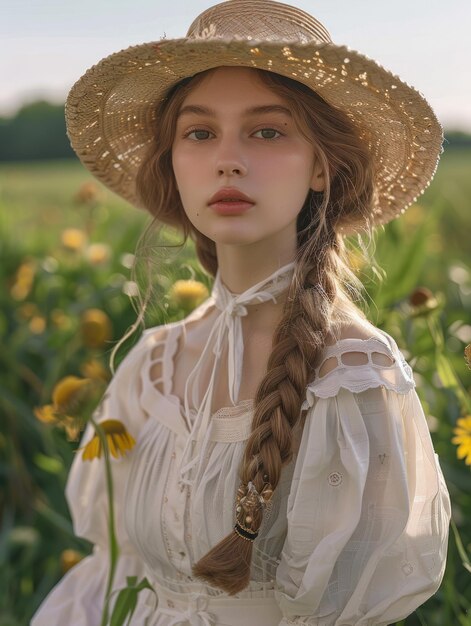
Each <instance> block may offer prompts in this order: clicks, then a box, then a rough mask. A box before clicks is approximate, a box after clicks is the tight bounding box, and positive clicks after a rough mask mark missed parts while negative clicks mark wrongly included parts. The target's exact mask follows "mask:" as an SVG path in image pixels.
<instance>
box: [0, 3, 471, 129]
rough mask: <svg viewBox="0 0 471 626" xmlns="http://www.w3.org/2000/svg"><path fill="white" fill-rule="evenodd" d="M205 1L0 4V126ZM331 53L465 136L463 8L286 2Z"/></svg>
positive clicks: (468, 78)
mask: <svg viewBox="0 0 471 626" xmlns="http://www.w3.org/2000/svg"><path fill="white" fill-rule="evenodd" d="M214 3H215V2H214V1H212V0H171V1H168V0H167V1H165V2H164V1H163V0H14V1H13V0H1V7H2V11H1V15H2V17H1V21H0V80H1V85H2V88H1V89H0V116H2V115H3V116H4V115H11V114H12V113H14V112H15V110H16V109H17V108H18V107H19V106H21V104H22V103H24V102H29V101H32V100H35V99H38V98H45V99H48V100H51V101H52V102H63V101H64V100H65V98H66V95H67V92H68V90H69V89H70V87H71V86H72V85H73V84H74V82H75V81H76V80H77V79H78V78H80V76H81V75H82V74H83V73H84V72H85V71H86V70H87V69H88V68H89V67H91V66H92V65H94V64H95V63H96V62H97V61H99V60H100V59H101V58H103V57H105V56H107V55H108V54H111V53H112V52H116V51H118V50H121V49H124V48H127V47H128V46H130V45H136V44H139V43H144V42H149V41H156V40H158V39H160V38H161V37H164V36H165V37H166V38H167V39H170V38H174V37H183V36H184V35H185V33H186V30H187V28H188V26H189V25H190V23H191V22H192V21H193V19H194V18H195V17H196V16H197V15H198V14H199V13H201V12H202V11H203V10H204V9H206V8H208V7H210V6H212V5H213V4H214ZM289 3H291V4H295V5H296V6H298V7H299V8H301V9H303V10H305V11H307V12H308V13H311V15H313V16H314V17H316V18H317V19H318V20H320V21H321V22H322V23H323V24H324V26H326V28H327V30H328V31H329V32H330V34H331V36H332V39H333V41H334V42H335V43H339V44H343V45H347V46H348V47H349V48H352V49H354V50H358V51H360V52H362V53H363V54H365V55H366V56H368V57H370V58H373V59H375V60H376V61H378V62H379V63H380V64H381V65H383V66H384V67H386V68H388V69H389V70H390V71H392V72H393V73H394V74H397V75H398V76H400V77H401V78H402V79H403V80H404V81H405V82H406V83H408V84H409V85H412V86H413V87H415V88H416V89H418V90H419V91H420V92H421V93H422V94H423V95H424V96H425V97H426V98H427V100H428V101H429V102H430V104H431V105H432V108H433V109H434V111H435V113H436V114H437V116H438V118H439V119H440V121H441V123H442V124H443V126H444V127H445V128H446V129H448V130H451V129H461V130H465V131H467V132H471V105H470V103H471V71H470V66H469V59H470V58H471V37H470V35H469V33H470V31H471V2H469V0H447V1H446V2H445V1H444V0H387V1H385V0H353V1H352V0H290V2H289Z"/></svg>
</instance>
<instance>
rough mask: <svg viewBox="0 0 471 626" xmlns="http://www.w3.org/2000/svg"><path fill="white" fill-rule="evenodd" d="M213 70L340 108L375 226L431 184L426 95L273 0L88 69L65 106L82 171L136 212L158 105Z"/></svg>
mask: <svg viewBox="0 0 471 626" xmlns="http://www.w3.org/2000/svg"><path fill="white" fill-rule="evenodd" d="M218 66H246V67H257V68H261V69H264V70H270V71H273V72H277V73H278V74H282V75H284V76H288V77H290V78H292V79H295V80H297V81H299V82H301V83H304V84H305V85H308V86H309V87H310V88H312V89H313V90H315V91H316V92H317V93H318V94H319V95H320V96H322V98H324V100H326V101H327V102H328V103H330V104H332V105H333V106H334V107H337V108H339V109H342V110H344V111H345V112H346V113H347V115H348V116H349V117H350V118H351V119H352V121H353V122H354V123H355V124H356V125H357V127H358V128H359V129H360V133H361V136H362V137H363V138H364V140H365V141H366V142H367V143H368V145H369V148H370V150H372V151H373V153H374V154H375V156H376V160H377V164H378V173H377V177H376V183H377V194H378V200H377V204H376V206H375V208H374V214H373V215H372V221H373V223H374V224H376V225H378V224H385V223H386V222H389V221H390V220H391V219H394V218H395V217H398V216H399V215H400V214H401V213H403V212H404V211H405V209H406V208H407V207H408V206H409V205H410V204H412V203H413V202H414V200H415V199H416V197H417V196H418V195H420V194H421V193H422V192H423V191H424V189H425V188H426V187H427V186H428V185H429V184H430V181H431V179H432V177H433V175H434V173H435V170H436V167H437V164H438V158H439V155H440V152H441V144H442V140H443V134H442V128H441V126H440V123H439V122H438V120H437V118H436V116H435V114H434V112H433V110H432V109H431V107H430V105H429V104H428V103H427V101H426V100H425V99H424V98H423V96H422V95H421V94H420V93H419V92H418V91H416V90H415V89H414V88H412V87H410V86H408V85H407V84H405V83H404V82H403V81H401V80H400V79H399V78H398V77H397V76H395V75H393V74H392V73H391V72H389V71H388V70H386V69H384V68H383V67H381V66H380V65H379V64H378V63H376V62H375V61H373V60H371V59H369V58H367V57H365V56H364V55H362V54H360V53H358V52H356V51H354V50H350V49H349V48H347V47H345V46H343V45H337V44H335V43H333V42H332V40H331V38H330V35H329V33H328V32H327V30H326V29H325V27H324V26H323V25H322V24H321V23H320V22H319V21H318V20H316V19H315V18H314V17H312V16H310V15H309V14H308V13H306V12H304V11H301V10H300V9H297V8H295V7H292V6H289V5H286V4H281V3H279V2H273V1H271V0H229V1H228V2H222V3H220V4H217V5H215V6H213V7H211V8H209V9H207V10H206V11H204V12H203V13H202V14H201V15H199V16H198V17H197V18H196V19H195V20H194V22H193V23H192V24H191V26H190V27H189V29H188V33H187V35H186V37H185V38H183V39H169V40H167V39H165V38H164V39H160V40H159V41H155V42H150V43H145V44H142V45H138V46H132V47H130V48H127V49H126V50H122V51H121V52H117V53H115V54H111V55H110V56H108V57H106V58H104V59H103V60H101V61H100V62H99V63H98V64H97V65H94V66H93V67H92V68H90V69H89V70H88V71H87V72H86V73H85V74H84V76H82V78H80V79H79V80H78V81H77V83H75V85H74V86H73V87H72V89H71V91H70V93H69V96H68V98H67V103H66V121H67V131H68V136H69V138H70V141H71V144H72V147H73V148H74V150H75V152H76V153H77V155H78V157H79V158H80V160H81V161H82V163H83V164H84V165H85V167H87V168H88V169H89V170H90V171H91V172H92V174H93V175H94V176H96V177H97V178H98V179H99V180H101V181H102V182H103V183H104V184H105V185H106V186H107V187H109V188H110V189H111V190H113V191H114V192H116V193H117V194H119V195H120V196H122V197H123V198H125V199H126V200H128V201H129V202H131V204H133V205H135V206H139V203H138V200H137V198H136V194H135V177H136V172H137V170H138V168H139V165H140V163H141V161H142V158H143V155H144V154H145V151H146V149H147V147H148V145H149V142H150V141H151V139H152V130H151V126H152V124H151V122H152V120H153V119H154V116H155V112H154V111H155V105H156V103H157V102H158V101H159V100H160V99H161V98H162V97H163V96H164V94H165V92H166V91H167V89H168V88H169V87H171V86H172V85H173V84H174V83H175V82H178V81H179V80H181V79H182V78H185V77H188V76H192V75H193V74H196V73H197V72H201V71H203V70H207V69H210V68H214V67H218Z"/></svg>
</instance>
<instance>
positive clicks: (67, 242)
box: [61, 228, 87, 252]
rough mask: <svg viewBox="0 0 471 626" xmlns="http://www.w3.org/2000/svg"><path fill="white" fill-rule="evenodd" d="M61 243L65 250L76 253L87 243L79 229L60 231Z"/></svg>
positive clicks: (85, 237)
mask: <svg viewBox="0 0 471 626" xmlns="http://www.w3.org/2000/svg"><path fill="white" fill-rule="evenodd" d="M61 243H62V245H63V247H64V248H65V249H66V250H70V251H71V252H78V251H79V250H82V248H83V247H84V246H85V244H86V243H87V235H86V234H85V233H84V232H83V230H80V229H79V228H66V229H65V230H63V231H62V234H61Z"/></svg>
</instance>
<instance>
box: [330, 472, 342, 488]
mask: <svg viewBox="0 0 471 626" xmlns="http://www.w3.org/2000/svg"><path fill="white" fill-rule="evenodd" d="M342 480H343V477H342V474H341V473H340V472H332V473H331V474H329V485H330V486H331V487H338V486H339V485H340V484H341V483H342Z"/></svg>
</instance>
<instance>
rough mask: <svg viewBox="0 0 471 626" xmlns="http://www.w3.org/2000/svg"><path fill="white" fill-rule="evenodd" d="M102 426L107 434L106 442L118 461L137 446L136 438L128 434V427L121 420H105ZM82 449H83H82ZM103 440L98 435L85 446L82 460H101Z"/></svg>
mask: <svg viewBox="0 0 471 626" xmlns="http://www.w3.org/2000/svg"><path fill="white" fill-rule="evenodd" d="M100 426H101V428H102V429H103V431H104V432H105V435H106V441H107V443H108V448H109V451H110V453H111V455H112V456H113V457H114V458H115V459H117V458H118V457H119V456H120V455H121V456H125V455H126V454H127V452H128V450H131V449H132V448H133V447H134V445H135V443H136V442H135V440H134V438H133V437H132V436H131V435H130V434H129V433H128V431H127V430H126V427H125V426H124V424H123V423H122V422H120V421H119V420H112V419H110V420H104V421H103V422H100ZM80 449H82V448H80ZM102 452H103V450H102V445H101V440H100V438H99V437H98V435H97V434H95V435H94V436H93V438H92V439H91V440H90V441H89V442H88V443H87V444H86V445H85V446H83V452H82V459H83V460H84V461H92V460H93V459H99V458H101V455H102Z"/></svg>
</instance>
